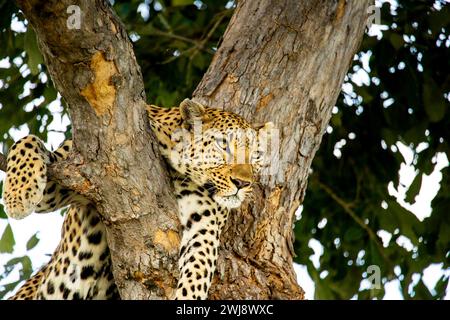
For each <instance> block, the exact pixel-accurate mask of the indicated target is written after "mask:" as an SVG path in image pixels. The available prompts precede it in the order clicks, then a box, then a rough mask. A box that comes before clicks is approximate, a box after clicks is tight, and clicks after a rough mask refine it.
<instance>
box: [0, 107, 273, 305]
mask: <svg viewBox="0 0 450 320" xmlns="http://www.w3.org/2000/svg"><path fill="white" fill-rule="evenodd" d="M147 111H148V115H149V120H150V125H151V128H152V130H153V132H154V134H155V136H156V138H157V140H158V142H159V147H160V151H161V154H162V155H163V156H164V157H165V159H166V160H167V162H168V164H169V166H170V172H171V176H172V181H173V184H174V189H175V194H176V198H177V201H178V206H179V214H180V215H179V218H180V222H181V225H182V227H183V234H182V240H181V243H180V257H179V272H180V278H179V281H178V284H177V289H176V292H175V296H174V298H175V299H206V298H207V296H208V290H209V288H210V285H211V281H212V277H213V275H214V272H215V270H216V263H217V257H218V249H219V241H220V235H221V232H222V229H223V227H224V225H225V224H226V221H227V217H228V214H229V212H230V210H231V209H233V208H237V207H239V206H240V205H241V204H242V202H243V201H244V200H245V198H246V196H247V195H248V194H249V193H250V192H251V191H252V184H253V183H254V178H255V174H256V172H257V171H258V170H259V168H260V167H261V159H259V157H254V148H253V147H252V146H251V145H250V144H249V143H247V142H246V139H242V135H239V134H235V133H234V132H236V130H245V131H246V132H247V134H249V135H250V136H251V137H254V136H256V135H258V133H259V132H261V130H266V129H267V128H268V127H266V126H264V127H263V128H258V129H254V128H252V127H251V126H250V124H249V123H247V122H246V121H245V120H244V119H243V118H241V117H239V116H238V115H236V114H233V113H229V112H225V111H221V110H217V109H212V108H208V107H204V106H202V105H200V104H198V103H195V102H193V101H191V100H188V99H186V100H185V101H183V102H182V103H181V104H180V106H179V107H178V108H172V109H166V108H160V107H156V106H147ZM249 141H251V139H250V140H249ZM71 148H72V142H71V141H66V142H64V144H63V145H62V146H61V147H60V148H59V149H58V150H56V151H55V152H53V153H50V152H48V151H47V149H46V148H45V146H44V144H43V143H42V141H40V140H39V139H38V138H37V137H35V136H27V137H25V138H23V139H21V140H19V141H18V142H17V143H15V144H14V145H13V147H12V148H11V151H10V153H9V154H8V159H7V164H8V168H7V177H6V181H5V186H4V190H3V199H4V201H5V209H6V212H7V214H8V215H9V216H10V217H13V218H18V219H21V218H24V217H26V216H27V215H29V214H30V213H31V212H33V211H35V212H38V213H44V212H50V211H54V210H57V209H59V208H62V207H65V206H67V205H70V207H69V210H68V212H67V214H66V217H65V221H64V224H63V230H62V239H61V242H60V244H59V246H58V248H57V249H56V251H55V252H54V254H53V256H52V258H51V260H50V262H49V263H48V264H47V265H45V266H44V267H43V268H42V269H41V270H40V271H39V272H37V273H36V274H35V275H34V276H33V277H32V278H31V279H29V280H28V281H27V282H26V283H25V284H24V285H23V286H22V287H21V288H20V289H19V291H18V292H17V293H16V294H15V295H14V296H13V297H12V299H113V298H119V296H118V292H117V288H116V286H115V284H114V279H113V275H112V272H111V259H110V255H109V250H108V246H107V242H106V234H105V228H104V225H103V223H102V222H101V218H100V215H99V214H98V212H97V210H96V209H95V207H94V206H93V205H92V204H90V203H89V201H87V200H86V199H85V198H83V197H82V196H80V195H78V194H76V193H75V192H73V191H71V190H67V189H64V188H62V187H61V186H59V185H57V184H56V183H54V182H52V181H47V179H46V166H47V165H48V164H50V163H52V162H54V161H59V160H64V159H65V158H67V156H68V154H69V153H70V151H71ZM237 150H243V151H244V152H243V158H244V159H245V160H246V161H244V163H240V162H239V163H238V162H236V161H227V160H229V158H230V157H232V156H234V155H235V154H236V153H237ZM260 151H261V150H258V148H256V153H257V154H259V153H261V152H260Z"/></svg>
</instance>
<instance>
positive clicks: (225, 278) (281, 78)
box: [195, 0, 370, 299]
mask: <svg viewBox="0 0 450 320" xmlns="http://www.w3.org/2000/svg"><path fill="white" fill-rule="evenodd" d="M369 2H370V1H361V0H353V1H296V0H283V1H277V0H273V1H269V0H268V1H239V5H238V7H237V9H236V11H235V13H234V15H233V18H232V20H231V22H230V24H229V26H228V28H227V31H226V32H225V35H224V37H223V41H222V43H221V45H220V48H219V50H218V52H217V53H216V55H215V57H214V60H213V62H212V64H211V66H210V68H209V70H208V71H207V73H206V74H205V75H204V77H203V80H202V82H201V83H200V84H199V86H198V88H197V90H196V92H195V96H196V97H198V98H199V99H200V101H203V102H204V103H206V104H208V105H212V106H215V107H218V108H224V109H226V110H229V111H233V112H236V113H238V114H240V115H242V116H244V117H245V118H246V119H248V120H250V121H253V122H255V123H264V122H266V121H272V122H274V123H275V126H276V127H277V128H278V129H279V130H280V131H279V137H280V148H279V160H278V164H277V165H276V166H277V167H278V170H277V173H276V174H274V175H271V174H267V172H266V173H265V174H263V175H262V176H261V182H262V184H261V188H260V189H259V190H258V191H257V193H256V194H255V201H254V202H249V203H248V205H247V206H245V207H244V208H242V209H241V210H240V211H238V212H235V213H234V214H233V215H231V217H230V220H229V221H228V229H227V231H226V232H225V233H224V234H223V236H222V248H221V250H220V252H221V255H220V260H219V263H218V265H219V266H220V268H219V274H220V276H219V277H217V279H216V280H217V281H216V285H215V286H214V287H213V289H212V290H211V291H210V292H211V296H212V297H214V298H222V299H228V298H231V299H243V298H254V299H271V298H282V299H293V298H294V299H297V298H298V299H301V298H303V291H302V290H301V288H300V287H299V286H298V285H297V281H296V276H295V273H294V271H293V266H292V262H293V254H294V253H293V246H292V241H293V240H292V237H293V235H292V225H293V223H294V213H295V211H296V210H297V209H298V207H299V205H300V204H301V202H302V201H303V197H304V195H305V190H306V185H307V179H308V172H309V169H310V166H311V161H312V159H313V157H314V155H315V153H316V151H317V149H318V147H319V144H320V141H321V138H322V135H323V133H324V132H325V129H326V126H327V124H328V122H329V119H330V116H331V109H332V107H333V106H334V104H335V102H336V99H337V97H338V94H339V92H340V90H341V85H342V82H343V80H344V77H345V74H346V72H347V69H348V67H349V64H350V62H351V60H352V58H353V56H354V53H355V52H356V50H357V48H358V46H359V43H360V41H361V39H362V35H363V33H364V28H365V25H366V21H367V8H368V5H369Z"/></svg>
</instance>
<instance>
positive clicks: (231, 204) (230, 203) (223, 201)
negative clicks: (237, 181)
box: [213, 190, 247, 209]
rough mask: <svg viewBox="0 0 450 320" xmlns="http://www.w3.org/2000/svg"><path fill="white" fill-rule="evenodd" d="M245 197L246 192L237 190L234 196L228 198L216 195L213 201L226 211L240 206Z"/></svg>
mask: <svg viewBox="0 0 450 320" xmlns="http://www.w3.org/2000/svg"><path fill="white" fill-rule="evenodd" d="M246 195H247V192H246V191H245V190H239V191H238V192H237V193H236V194H233V195H230V196H220V195H217V194H216V195H214V197H213V199H214V201H216V202H217V203H218V204H219V205H221V206H223V207H225V208H227V209H236V208H239V207H240V206H241V205H242V203H243V202H244V200H245V196H246Z"/></svg>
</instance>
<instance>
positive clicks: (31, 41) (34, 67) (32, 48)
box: [24, 28, 44, 75]
mask: <svg viewBox="0 0 450 320" xmlns="http://www.w3.org/2000/svg"><path fill="white" fill-rule="evenodd" d="M24 49H25V52H26V53H27V56H28V61H27V65H28V67H29V68H30V71H31V74H33V75H37V74H38V73H39V68H38V65H39V64H41V63H43V62H44V59H43V58H42V54H41V52H40V51H39V48H38V45H37V39H36V34H35V33H34V31H33V29H32V28H28V29H27V33H26V34H25V46H24Z"/></svg>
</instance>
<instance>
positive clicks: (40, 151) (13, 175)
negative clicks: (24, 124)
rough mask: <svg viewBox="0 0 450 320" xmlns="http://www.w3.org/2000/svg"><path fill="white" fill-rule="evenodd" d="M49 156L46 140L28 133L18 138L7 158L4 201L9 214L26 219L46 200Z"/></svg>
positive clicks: (15, 217) (12, 216)
mask: <svg viewBox="0 0 450 320" xmlns="http://www.w3.org/2000/svg"><path fill="white" fill-rule="evenodd" d="M47 163H49V159H48V156H47V153H46V149H45V146H44V144H43V143H42V141H41V140H40V139H39V138H37V137H35V136H32V135H30V136H26V137H25V138H22V139H20V140H19V141H17V142H16V143H15V144H14V145H13V146H12V147H11V150H10V152H9V154H8V158H7V171H6V179H5V182H4V185H3V202H4V205H5V211H6V213H7V214H8V216H9V217H11V218H14V219H23V218H25V217H26V216H28V215H29V214H30V213H32V212H33V211H34V210H35V208H36V206H37V204H38V203H39V202H40V201H41V200H42V197H43V192H44V189H45V186H46V184H47Z"/></svg>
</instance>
